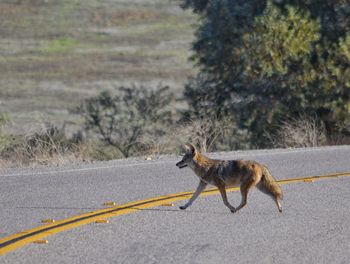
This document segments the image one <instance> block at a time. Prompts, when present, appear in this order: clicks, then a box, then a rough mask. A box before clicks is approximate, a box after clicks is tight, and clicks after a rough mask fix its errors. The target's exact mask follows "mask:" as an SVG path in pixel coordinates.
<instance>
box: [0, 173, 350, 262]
mask: <svg viewBox="0 0 350 264" xmlns="http://www.w3.org/2000/svg"><path fill="white" fill-rule="evenodd" d="M345 176H350V172H343V173H335V174H327V175H319V176H309V177H302V178H292V179H287V180H280V181H278V182H279V183H280V184H288V183H295V182H305V181H314V180H320V179H331V178H337V177H345ZM237 190H239V187H234V188H228V189H227V191H229V192H232V191H237ZM218 193H219V191H218V190H217V189H216V188H213V189H208V190H206V191H204V192H203V193H202V194H201V196H208V195H214V194H218ZM192 194H193V192H182V193H176V194H169V195H164V196H158V197H154V198H150V199H145V200H139V201H136V202H131V203H127V204H123V205H120V206H114V207H111V208H107V209H101V210H97V211H94V212H89V213H85V214H81V215H77V216H73V217H70V218H67V219H63V220H60V221H57V222H55V223H51V224H46V225H43V226H39V227H37V228H33V229H29V230H25V231H23V232H19V233H16V234H13V235H11V236H8V237H4V238H0V255H3V254H5V253H7V252H10V251H12V250H15V249H16V248H19V247H22V246H24V245H26V244H29V243H32V242H34V241H37V240H39V239H42V238H44V237H47V236H50V235H53V234H57V233H60V232H62V231H65V230H69V229H72V228H75V227H78V226H81V225H85V224H89V223H92V222H95V221H97V220H101V219H105V218H109V217H113V216H118V215H123V214H129V213H132V212H135V211H138V210H140V209H146V208H150V207H156V206H160V205H162V204H165V203H171V202H175V201H179V200H185V199H189V198H190V197H191V196H192Z"/></svg>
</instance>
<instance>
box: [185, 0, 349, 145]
mask: <svg viewBox="0 0 350 264" xmlns="http://www.w3.org/2000/svg"><path fill="white" fill-rule="evenodd" d="M184 6H185V7H186V8H192V9H193V11H194V12H195V13H197V14H199V16H200V23H199V27H198V29H197V31H196V39H195V42H194V43H193V51H194V56H193V57H192V59H193V60H194V61H195V62H196V63H197V65H198V67H199V69H200V73H199V74H198V75H197V76H196V77H195V78H194V79H192V80H191V81H190V82H188V84H187V86H186V88H185V98H186V99H187V100H188V102H189V105H190V106H191V111H192V113H194V114H198V113H200V112H202V111H203V109H205V108H208V107H210V108H211V111H213V112H215V113H216V114H219V115H227V114H229V115H235V116H236V120H237V122H238V125H239V126H240V127H241V128H244V129H248V131H249V132H250V135H251V138H250V141H251V143H252V144H256V145H257V146H266V142H267V141H266V139H265V137H264V135H271V134H273V133H275V132H276V129H277V128H278V127H279V125H280V124H281V123H282V122H283V121H284V120H286V119H290V118H298V117H300V116H304V115H308V116H317V117H318V118H319V119H320V121H322V122H323V123H324V124H325V127H326V130H327V133H328V134H329V135H332V134H335V133H343V134H349V119H350V112H349V95H350V85H349V84H350V82H349V78H350V74H349V65H350V60H349V57H348V55H349V41H350V40H349V38H350V35H349V34H350V28H349V27H350V3H348V2H347V1H341V0H336V1H327V0H309V1H297V0H295V1H292V0H291V1H283V0H279V1H277V0H275V1H260V0H245V1H243V0H242V1H240V0H238V1H230V0H213V1H201V0H192V1H191V0H187V1H184ZM205 111H208V109H205Z"/></svg>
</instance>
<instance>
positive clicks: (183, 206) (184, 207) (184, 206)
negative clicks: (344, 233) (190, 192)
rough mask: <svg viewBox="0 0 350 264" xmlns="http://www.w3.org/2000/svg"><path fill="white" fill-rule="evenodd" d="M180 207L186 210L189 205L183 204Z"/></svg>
mask: <svg viewBox="0 0 350 264" xmlns="http://www.w3.org/2000/svg"><path fill="white" fill-rule="evenodd" d="M179 208H180V209H181V210H185V209H186V208H187V206H186V205H181V206H180V207H179Z"/></svg>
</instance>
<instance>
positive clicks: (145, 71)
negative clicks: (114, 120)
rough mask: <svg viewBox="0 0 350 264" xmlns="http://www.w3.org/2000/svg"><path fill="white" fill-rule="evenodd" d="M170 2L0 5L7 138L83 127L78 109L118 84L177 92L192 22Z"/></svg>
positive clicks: (0, 95) (69, 0) (27, 0)
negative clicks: (44, 128)
mask: <svg viewBox="0 0 350 264" xmlns="http://www.w3.org/2000/svg"><path fill="white" fill-rule="evenodd" d="M178 5H179V3H178V2H177V1H171V0H167V1H164V0H137V1H127V0H113V1H112V0H86V1H78V0H23V1H21V0H5V1H1V3H0V16H1V21H0V28H1V29H0V55H1V56H0V68H1V69H2V70H1V71H0V112H2V113H6V114H7V116H8V117H9V120H10V121H11V126H10V127H9V128H8V129H9V130H10V131H12V132H23V131H27V130H28V126H31V125H32V124H35V123H38V122H43V121H46V122H50V123H54V124H57V125H60V124H62V123H63V121H69V122H68V123H71V124H74V123H80V121H79V119H78V117H77V116H74V115H72V114H71V113H70V110H71V109H74V108H75V107H76V106H78V105H79V104H80V102H81V101H82V100H83V99H85V98H87V97H90V96H93V95H95V94H97V93H98V92H99V91H101V90H103V89H113V87H115V86H118V85H122V84H124V85H130V84H140V85H145V86H154V85H156V84H158V83H159V82H162V83H163V84H168V85H170V86H171V88H172V89H174V91H177V90H181V89H182V87H183V84H184V82H185V81H186V78H187V77H188V76H189V75H191V74H192V73H193V67H192V65H191V63H190V62H189V61H188V57H189V56H190V50H189V48H190V46H191V42H192V40H193V27H192V25H193V24H194V23H195V22H196V19H195V17H194V16H193V15H192V14H191V13H190V12H189V11H184V10H182V9H181V8H179V6H178Z"/></svg>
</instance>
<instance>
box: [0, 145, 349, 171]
mask: <svg viewBox="0 0 350 264" xmlns="http://www.w3.org/2000/svg"><path fill="white" fill-rule="evenodd" d="M336 149H347V148H346V147H345V148H344V146H340V147H329V148H308V149H289V150H282V151H278V150H277V152H264V153H256V154H254V153H249V154H240V153H236V154H235V153H232V154H231V153H229V152H228V154H227V155H236V156H237V158H241V157H252V156H271V155H280V154H290V153H300V152H313V151H326V150H336ZM250 151H251V152H253V151H252V150H250ZM257 151H261V150H257ZM208 155H219V156H225V153H224V152H221V153H220V152H218V153H208ZM173 162H174V161H170V160H163V161H150V162H139V163H133V164H119V165H110V166H101V167H88V168H79V169H68V170H57V171H43V172H33V173H15V174H11V173H10V174H2V175H1V174H0V177H16V176H34V175H48V174H56V173H57V174H59V173H66V172H80V171H90V170H99V169H101V170H103V169H112V168H124V167H133V166H142V165H155V164H156V165H158V164H164V163H173Z"/></svg>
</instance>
